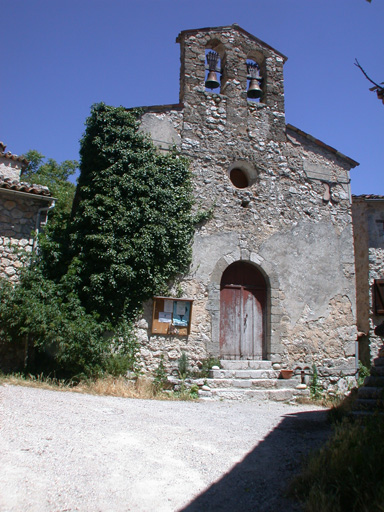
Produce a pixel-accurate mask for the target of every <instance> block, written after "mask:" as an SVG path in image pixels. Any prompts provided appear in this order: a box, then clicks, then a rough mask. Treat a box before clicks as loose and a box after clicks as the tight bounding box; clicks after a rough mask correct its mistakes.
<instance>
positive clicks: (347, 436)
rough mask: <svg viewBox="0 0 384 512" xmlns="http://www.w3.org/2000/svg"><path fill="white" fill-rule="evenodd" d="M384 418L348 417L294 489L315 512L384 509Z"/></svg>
mask: <svg viewBox="0 0 384 512" xmlns="http://www.w3.org/2000/svg"><path fill="white" fill-rule="evenodd" d="M383 436H384V419H383V417H381V416H377V417H376V416H374V417H371V418H368V419H367V420H365V421H364V422H360V421H356V422H352V421H351V420H344V421H343V422H342V423H341V424H339V425H337V426H336V428H335V432H334V434H333V436H332V438H331V439H330V441H329V442H328V443H327V444H326V445H325V446H324V447H323V448H322V449H321V450H320V451H319V452H317V453H315V454H313V455H312V456H311V457H310V459H309V460H308V462H307V463H306V465H305V467H304V469H303V471H302V473H301V475H300V476H299V477H298V478H296V479H295V481H294V482H293V484H292V487H291V490H292V493H293V494H294V495H296V497H298V498H299V499H300V500H301V501H303V502H304V506H305V508H304V509H305V510H307V511H311V512H346V511H348V512H372V511H377V512H379V511H383V510H384V443H383Z"/></svg>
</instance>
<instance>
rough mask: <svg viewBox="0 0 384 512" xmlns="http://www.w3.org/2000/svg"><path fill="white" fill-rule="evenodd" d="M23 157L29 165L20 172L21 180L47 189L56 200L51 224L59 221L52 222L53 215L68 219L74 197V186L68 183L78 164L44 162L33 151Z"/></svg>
mask: <svg viewBox="0 0 384 512" xmlns="http://www.w3.org/2000/svg"><path fill="white" fill-rule="evenodd" d="M23 156H24V157H25V158H26V159H27V160H28V161H29V165H28V167H27V168H26V169H25V170H24V171H23V172H22V175H21V179H22V180H23V181H26V182H28V183H33V184H36V185H44V186H46V187H48V188H49V190H50V193H51V195H52V196H53V197H55V198H56V200H57V202H56V207H55V210H54V212H52V216H51V217H52V218H51V224H52V223H54V222H58V220H59V219H56V220H54V219H55V215H56V216H60V218H61V217H62V216H65V217H68V216H69V214H70V212H71V209H72V202H73V197H74V195H75V185H74V184H73V183H71V182H70V181H69V178H70V177H71V176H73V175H74V173H75V172H76V169H77V168H78V165H79V164H78V162H77V161H76V160H65V161H64V162H62V163H61V164H59V163H57V162H56V161H55V160H53V159H52V158H49V159H48V160H46V161H45V156H44V155H42V154H41V153H39V152H38V151H36V150H34V149H32V150H30V151H28V152H27V153H25V155H23Z"/></svg>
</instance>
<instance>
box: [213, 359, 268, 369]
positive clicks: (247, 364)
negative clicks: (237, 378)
mask: <svg viewBox="0 0 384 512" xmlns="http://www.w3.org/2000/svg"><path fill="white" fill-rule="evenodd" d="M220 365H221V369H222V370H272V369H273V368H272V362H271V361H265V360H261V359H260V360H258V359H221V360H220Z"/></svg>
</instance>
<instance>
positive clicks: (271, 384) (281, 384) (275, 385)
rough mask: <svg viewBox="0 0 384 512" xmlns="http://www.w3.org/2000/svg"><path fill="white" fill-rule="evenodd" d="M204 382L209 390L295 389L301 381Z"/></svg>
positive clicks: (213, 380) (212, 380)
mask: <svg viewBox="0 0 384 512" xmlns="http://www.w3.org/2000/svg"><path fill="white" fill-rule="evenodd" d="M205 382H206V385H207V386H209V387H210V388H240V389H246V388H250V389H255V388H256V389H281V388H287V389H296V387H297V386H298V384H300V383H301V379H300V378H292V379H206V380H205Z"/></svg>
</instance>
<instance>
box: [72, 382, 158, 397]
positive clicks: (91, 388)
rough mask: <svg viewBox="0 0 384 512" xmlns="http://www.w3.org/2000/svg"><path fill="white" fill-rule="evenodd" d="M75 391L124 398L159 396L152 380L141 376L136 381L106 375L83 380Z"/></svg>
mask: <svg viewBox="0 0 384 512" xmlns="http://www.w3.org/2000/svg"><path fill="white" fill-rule="evenodd" d="M73 391H75V392H77V393H88V394H91V395H102V396H119V397H122V398H144V399H153V398H159V395H158V394H156V393H155V390H154V386H153V383H152V381H151V380H150V379H146V378H145V377H139V378H138V379H137V380H134V381H132V380H127V379H125V378H124V377H104V378H102V379H97V380H94V381H83V382H80V383H79V384H78V385H77V386H75V387H74V388H73Z"/></svg>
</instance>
